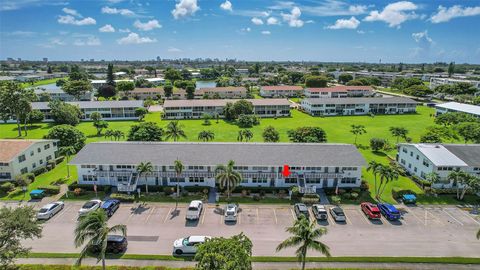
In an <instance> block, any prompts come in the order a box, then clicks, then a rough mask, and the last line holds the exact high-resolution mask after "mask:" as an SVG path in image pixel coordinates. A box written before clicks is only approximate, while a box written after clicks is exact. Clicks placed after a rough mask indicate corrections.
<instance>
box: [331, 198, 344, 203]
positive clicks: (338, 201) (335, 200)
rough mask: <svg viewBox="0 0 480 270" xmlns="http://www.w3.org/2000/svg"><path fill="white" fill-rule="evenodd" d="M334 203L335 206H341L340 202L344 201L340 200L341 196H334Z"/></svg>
mask: <svg viewBox="0 0 480 270" xmlns="http://www.w3.org/2000/svg"><path fill="white" fill-rule="evenodd" d="M331 199H332V203H333V204H340V202H341V201H342V199H341V198H340V196H332V198H331Z"/></svg>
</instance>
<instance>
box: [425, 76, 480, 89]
mask: <svg viewBox="0 0 480 270" xmlns="http://www.w3.org/2000/svg"><path fill="white" fill-rule="evenodd" d="M456 83H469V84H471V85H473V87H475V88H477V89H478V90H479V91H480V81H473V80H464V79H454V78H437V77H432V78H430V89H435V87H437V86H440V85H444V84H450V85H453V84H456Z"/></svg>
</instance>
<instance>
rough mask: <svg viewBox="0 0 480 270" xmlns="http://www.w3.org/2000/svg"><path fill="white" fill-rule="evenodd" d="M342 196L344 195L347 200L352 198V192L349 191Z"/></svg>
mask: <svg viewBox="0 0 480 270" xmlns="http://www.w3.org/2000/svg"><path fill="white" fill-rule="evenodd" d="M340 197H342V198H343V199H345V200H350V199H351V198H352V194H351V193H348V192H347V193H343V194H341V195H340Z"/></svg>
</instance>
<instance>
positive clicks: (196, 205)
mask: <svg viewBox="0 0 480 270" xmlns="http://www.w3.org/2000/svg"><path fill="white" fill-rule="evenodd" d="M202 210H203V203H202V201H199V200H195V201H192V202H190V205H189V206H188V209H187V215H186V216H185V218H186V219H187V220H198V219H199V218H200V215H201V214H202Z"/></svg>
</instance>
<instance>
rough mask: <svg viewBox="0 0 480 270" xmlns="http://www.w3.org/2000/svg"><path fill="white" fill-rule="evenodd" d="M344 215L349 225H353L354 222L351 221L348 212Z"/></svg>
mask: <svg viewBox="0 0 480 270" xmlns="http://www.w3.org/2000/svg"><path fill="white" fill-rule="evenodd" d="M343 214H344V215H345V218H346V219H347V221H348V223H350V224H352V225H353V223H352V221H351V220H350V218H349V217H348V216H347V211H343Z"/></svg>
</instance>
